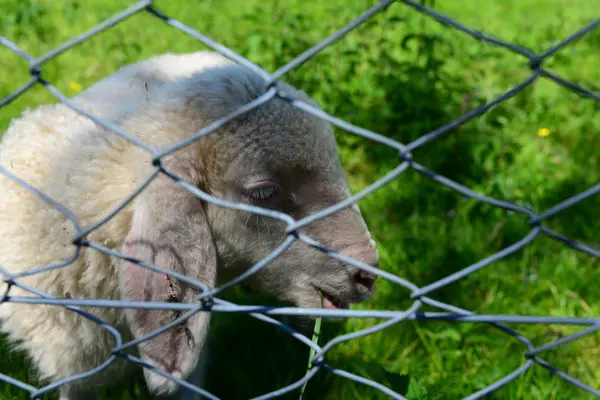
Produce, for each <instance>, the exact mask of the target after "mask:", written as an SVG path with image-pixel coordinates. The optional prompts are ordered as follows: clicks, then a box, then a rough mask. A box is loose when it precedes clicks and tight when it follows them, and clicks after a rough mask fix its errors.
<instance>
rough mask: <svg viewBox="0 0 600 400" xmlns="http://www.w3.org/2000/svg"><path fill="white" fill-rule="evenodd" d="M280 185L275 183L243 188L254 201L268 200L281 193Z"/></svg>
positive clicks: (245, 193)
mask: <svg viewBox="0 0 600 400" xmlns="http://www.w3.org/2000/svg"><path fill="white" fill-rule="evenodd" d="M279 191H280V190H279V186H277V185H275V184H271V183H269V184H262V185H257V186H255V187H252V188H246V189H244V190H243V194H244V196H246V197H248V198H249V199H250V200H253V201H257V202H260V201H266V200H269V199H271V198H273V197H275V196H277V195H278V194H279Z"/></svg>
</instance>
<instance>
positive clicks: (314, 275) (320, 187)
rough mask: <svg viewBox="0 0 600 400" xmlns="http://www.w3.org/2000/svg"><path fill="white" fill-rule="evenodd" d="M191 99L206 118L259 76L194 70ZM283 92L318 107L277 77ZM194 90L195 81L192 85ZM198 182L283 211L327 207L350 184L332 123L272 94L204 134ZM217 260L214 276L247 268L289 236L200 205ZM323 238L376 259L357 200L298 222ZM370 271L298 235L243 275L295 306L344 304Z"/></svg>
mask: <svg viewBox="0 0 600 400" xmlns="http://www.w3.org/2000/svg"><path fill="white" fill-rule="evenodd" d="M196 79H197V82H196V85H199V86H202V88H201V89H196V90H198V93H200V95H198V96H197V97H195V98H194V99H195V100H193V101H191V102H190V103H191V104H194V103H195V104H196V108H197V109H198V110H200V113H201V114H204V115H206V113H208V114H209V115H208V116H207V118H208V119H209V120H214V119H215V118H218V117H222V116H223V115H225V114H228V113H229V112H231V111H233V110H235V109H237V108H239V107H241V106H242V105H244V104H246V103H248V102H250V101H252V100H253V99H256V98H257V97H258V96H259V95H260V94H262V93H264V88H265V83H264V81H263V80H262V79H260V78H258V77H256V75H255V74H253V73H252V72H250V71H248V70H246V69H244V68H243V67H239V66H233V67H227V68H221V69H216V70H212V71H209V72H207V73H205V74H201V75H200V76H199V77H198V78H196ZM280 89H281V91H282V92H284V93H286V94H287V95H289V96H291V97H293V98H296V99H299V100H302V101H304V102H306V103H309V104H311V105H313V106H315V107H316V104H315V103H314V102H313V101H311V99H310V98H308V96H307V95H306V94H305V93H303V92H301V91H298V90H295V89H294V88H292V87H290V86H288V85H285V84H281V85H280ZM191 90H192V91H193V90H194V89H193V86H191ZM202 149H203V156H202V159H203V163H204V168H203V170H204V171H203V172H204V175H205V176H204V177H203V179H202V181H203V182H204V184H203V188H202V189H203V190H205V191H206V192H208V193H210V194H211V195H213V196H215V197H218V198H221V199H225V200H228V201H231V202H237V203H245V204H249V205H253V206H258V207H262V208H267V209H271V210H276V211H279V212H282V213H286V214H288V215H290V216H292V217H293V218H294V219H296V220H298V219H301V218H304V217H306V216H309V215H311V214H313V213H315V212H318V211H320V210H323V209H325V208H327V207H330V206H333V205H335V204H337V203H339V202H341V201H343V200H345V199H347V198H348V197H349V196H350V195H351V193H350V190H349V186H348V182H347V180H346V178H345V176H344V171H343V168H342V165H341V162H340V158H339V156H338V152H337V146H336V141H335V136H334V133H333V129H332V127H331V125H330V124H329V123H328V122H326V121H324V120H323V119H321V118H317V117H315V116H313V115H311V114H309V113H308V112H306V111H303V110H300V109H299V108H297V107H294V106H293V105H292V104H290V102H289V101H287V100H283V99H280V98H274V99H272V100H271V101H269V102H267V103H265V104H262V105H261V106H259V107H258V108H257V109H254V110H252V111H250V112H249V113H247V114H245V115H244V116H242V117H241V118H239V119H236V120H235V122H231V123H229V124H228V125H227V126H226V127H225V128H224V129H221V130H220V131H218V132H215V133H214V134H210V135H209V136H207V137H206V138H204V139H203V142H202ZM205 207H206V212H207V218H208V221H209V224H210V226H211V231H212V235H213V240H214V241H215V245H216V250H217V251H216V253H217V257H218V260H219V264H220V265H219V269H218V271H219V272H218V275H219V278H220V281H227V280H229V279H232V278H234V277H235V276H238V275H239V274H241V273H243V272H244V271H246V270H247V269H248V268H249V267H251V266H253V265H255V264H256V263H258V262H259V261H260V260H262V259H263V258H264V257H265V256H267V255H269V253H271V252H272V251H273V250H274V249H275V248H276V247H277V246H278V245H280V244H282V243H283V242H284V241H285V239H286V238H287V233H286V227H287V225H286V223H285V222H283V221H281V220H278V219H275V218H271V217H268V216H261V215H256V214H251V213H248V212H245V211H239V210H232V209H229V208H226V207H223V206H220V205H215V204H211V203H207V204H205ZM298 233H300V234H303V235H306V236H308V237H310V238H312V239H314V240H316V241H317V242H319V243H320V244H321V245H322V246H323V247H325V248H327V249H330V250H333V251H335V252H337V253H340V254H342V255H345V256H348V257H351V258H353V259H356V260H357V261H360V262H362V263H364V264H367V265H370V266H377V264H378V253H377V250H376V247H375V243H374V241H373V240H372V238H371V235H370V233H369V230H368V229H367V226H366V224H365V222H364V220H363V217H362V216H361V213H360V211H359V209H358V207H357V206H349V207H347V208H345V209H343V210H341V211H339V212H336V213H334V214H332V215H329V216H327V217H325V218H323V219H319V220H317V221H315V222H312V223H310V224H308V225H306V226H305V227H302V228H301V229H299V230H298ZM375 278H376V276H374V275H372V274H369V273H366V272H364V271H362V270H360V269H358V268H357V267H355V266H352V265H351V264H347V263H344V262H341V261H339V260H337V259H335V258H333V257H331V256H330V255H328V254H326V253H325V252H323V251H320V250H317V249H315V248H314V247H310V246H308V245H306V244H305V243H303V242H301V241H298V240H297V241H295V243H294V244H293V245H292V246H291V247H290V248H289V249H287V250H286V251H285V252H284V253H282V254H281V255H280V256H279V257H277V258H276V259H274V260H273V261H272V262H270V263H269V264H267V266H266V267H264V268H263V269H262V270H260V271H259V272H258V273H256V274H255V275H253V276H251V277H249V278H248V279H247V280H245V281H244V284H245V285H246V286H247V287H250V288H252V289H255V290H258V291H260V292H267V293H270V294H273V295H276V296H277V297H279V298H280V299H283V300H287V301H290V302H292V303H293V304H295V305H297V306H301V307H320V306H321V295H324V296H323V306H324V307H326V308H346V307H348V304H349V303H352V302H360V301H364V300H366V299H367V298H368V297H369V296H370V295H371V293H372V290H373V284H374V281H375Z"/></svg>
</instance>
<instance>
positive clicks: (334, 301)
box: [315, 287, 350, 310]
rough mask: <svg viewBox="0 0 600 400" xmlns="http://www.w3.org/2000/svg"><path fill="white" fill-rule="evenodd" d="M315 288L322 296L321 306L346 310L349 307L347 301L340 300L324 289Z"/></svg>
mask: <svg viewBox="0 0 600 400" xmlns="http://www.w3.org/2000/svg"><path fill="white" fill-rule="evenodd" d="M315 289H316V290H317V292H318V293H319V294H320V295H321V296H322V298H323V308H327V309H332V310H338V309H344V310H347V309H349V308H350V304H349V303H348V302H346V301H343V300H340V299H338V298H337V297H335V296H334V295H332V294H331V293H327V292H326V291H324V290H323V289H319V288H318V287H315Z"/></svg>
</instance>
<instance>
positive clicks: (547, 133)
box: [537, 128, 550, 137]
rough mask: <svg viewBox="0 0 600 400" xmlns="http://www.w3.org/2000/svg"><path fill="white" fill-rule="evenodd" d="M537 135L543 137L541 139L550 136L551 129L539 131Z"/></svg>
mask: <svg viewBox="0 0 600 400" xmlns="http://www.w3.org/2000/svg"><path fill="white" fill-rule="evenodd" d="M537 135H538V136H541V137H546V136H548V135H550V129H548V128H541V129H538V131H537Z"/></svg>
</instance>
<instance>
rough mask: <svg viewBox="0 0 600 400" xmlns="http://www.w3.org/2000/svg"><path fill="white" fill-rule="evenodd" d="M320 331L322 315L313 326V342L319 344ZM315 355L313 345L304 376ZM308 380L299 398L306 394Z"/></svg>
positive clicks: (308, 370) (300, 399)
mask: <svg viewBox="0 0 600 400" xmlns="http://www.w3.org/2000/svg"><path fill="white" fill-rule="evenodd" d="M320 296H321V307H323V294H321V295H320ZM320 333H321V317H318V318H317V319H316V321H315V326H314V328H313V336H312V342H313V343H314V344H319V334H320ZM314 356H315V349H313V348H312V347H311V348H310V353H309V355H308V365H307V366H306V374H305V375H304V376H306V375H308V373H309V372H310V369H311V364H312V359H313V357H314ZM309 380H310V379H309ZM308 382H309V381H306V382H304V385H302V389H301V390H300V398H299V400H302V396H304V391H305V390H306V385H308Z"/></svg>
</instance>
